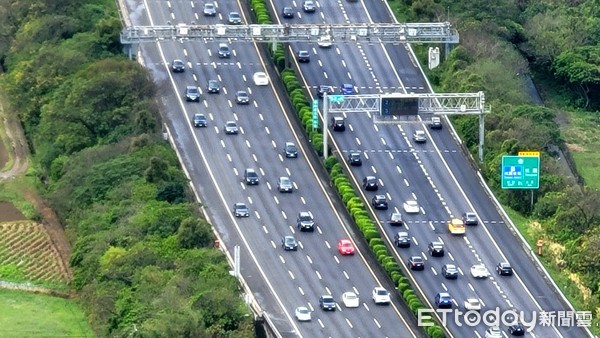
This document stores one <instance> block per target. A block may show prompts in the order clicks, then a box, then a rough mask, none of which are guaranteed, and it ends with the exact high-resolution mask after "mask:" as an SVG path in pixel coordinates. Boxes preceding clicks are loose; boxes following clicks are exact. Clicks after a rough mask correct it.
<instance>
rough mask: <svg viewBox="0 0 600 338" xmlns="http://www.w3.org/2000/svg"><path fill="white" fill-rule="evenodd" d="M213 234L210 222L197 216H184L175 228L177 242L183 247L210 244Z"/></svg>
mask: <svg viewBox="0 0 600 338" xmlns="http://www.w3.org/2000/svg"><path fill="white" fill-rule="evenodd" d="M213 239H214V236H213V233H212V230H211V228H210V224H208V223H207V222H205V221H202V220H199V219H197V218H192V217H190V218H186V219H184V220H183V221H182V222H181V225H180V226H179V229H178V230H177V243H179V246H180V247H182V248H185V249H193V248H200V247H206V246H209V245H212V242H213Z"/></svg>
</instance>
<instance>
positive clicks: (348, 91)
mask: <svg viewBox="0 0 600 338" xmlns="http://www.w3.org/2000/svg"><path fill="white" fill-rule="evenodd" d="M340 93H342V95H353V94H356V93H357V90H356V87H355V86H354V85H353V84H352V83H344V84H342V85H341V87H340Z"/></svg>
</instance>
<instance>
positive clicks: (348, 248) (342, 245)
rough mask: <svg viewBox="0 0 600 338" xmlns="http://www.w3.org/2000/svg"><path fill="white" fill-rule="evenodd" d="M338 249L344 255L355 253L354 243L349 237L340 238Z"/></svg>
mask: <svg viewBox="0 0 600 338" xmlns="http://www.w3.org/2000/svg"><path fill="white" fill-rule="evenodd" d="M338 251H339V252H340V254H342V255H354V245H352V242H350V240H349V239H340V241H339V242H338Z"/></svg>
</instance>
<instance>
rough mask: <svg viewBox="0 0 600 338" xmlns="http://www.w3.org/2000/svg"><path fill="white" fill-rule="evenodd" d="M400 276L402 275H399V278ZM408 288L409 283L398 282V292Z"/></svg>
mask: <svg viewBox="0 0 600 338" xmlns="http://www.w3.org/2000/svg"><path fill="white" fill-rule="evenodd" d="M402 278H404V277H400V279H402ZM400 279H399V280H400ZM408 289H410V284H408V283H401V282H398V291H399V292H404V291H406V290H408Z"/></svg>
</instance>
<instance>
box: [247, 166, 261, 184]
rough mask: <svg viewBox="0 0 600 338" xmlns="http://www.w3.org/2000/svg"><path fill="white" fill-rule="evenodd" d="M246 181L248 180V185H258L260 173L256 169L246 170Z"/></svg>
mask: <svg viewBox="0 0 600 338" xmlns="http://www.w3.org/2000/svg"><path fill="white" fill-rule="evenodd" d="M244 181H245V182H246V185H257V184H258V182H259V180H258V174H257V173H256V171H254V169H250V168H248V169H246V170H244Z"/></svg>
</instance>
